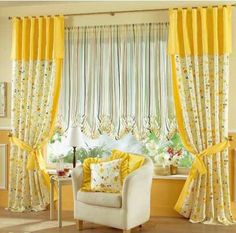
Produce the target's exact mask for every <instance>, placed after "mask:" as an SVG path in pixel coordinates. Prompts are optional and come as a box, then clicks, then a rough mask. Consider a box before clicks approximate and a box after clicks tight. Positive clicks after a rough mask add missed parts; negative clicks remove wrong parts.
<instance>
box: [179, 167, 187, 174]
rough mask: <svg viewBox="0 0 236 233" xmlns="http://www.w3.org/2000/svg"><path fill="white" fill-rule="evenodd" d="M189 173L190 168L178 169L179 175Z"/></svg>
mask: <svg viewBox="0 0 236 233" xmlns="http://www.w3.org/2000/svg"><path fill="white" fill-rule="evenodd" d="M188 173H189V168H187V167H178V168H177V174H179V175H188Z"/></svg>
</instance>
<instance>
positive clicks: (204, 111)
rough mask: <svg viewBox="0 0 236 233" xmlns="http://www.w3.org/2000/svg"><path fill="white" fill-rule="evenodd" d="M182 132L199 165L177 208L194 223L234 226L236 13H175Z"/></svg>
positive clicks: (172, 47) (173, 42) (173, 46)
mask: <svg viewBox="0 0 236 233" xmlns="http://www.w3.org/2000/svg"><path fill="white" fill-rule="evenodd" d="M169 35H170V37H169V52H170V54H171V57H172V76H173V87H174V89H173V90H174V99H175V110H176V118H177V123H178V130H179V133H180V136H181V139H182V142H183V144H184V146H185V148H186V149H187V150H189V151H190V152H191V153H192V154H193V155H194V156H195V160H194V163H193V166H192V168H191V170H190V174H189V176H188V179H187V181H186V183H185V185H184V188H183V190H182V193H181V195H180V197H179V200H178V202H177V204H176V206H175V209H176V210H177V211H178V212H179V213H181V214H182V215H184V216H185V217H187V218H190V221H191V222H194V223H196V222H203V223H208V224H215V223H221V224H226V225H227V224H231V223H233V217H232V214H231V207H230V193H229V167H228V150H227V147H228V141H227V137H228V79H229V54H230V52H231V8H230V7H228V6H224V7H213V8H212V7H209V8H197V9H178V10H171V11H170V32H169Z"/></svg>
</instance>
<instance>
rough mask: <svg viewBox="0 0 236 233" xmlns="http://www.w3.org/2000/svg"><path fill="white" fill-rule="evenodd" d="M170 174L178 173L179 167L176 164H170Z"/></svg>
mask: <svg viewBox="0 0 236 233" xmlns="http://www.w3.org/2000/svg"><path fill="white" fill-rule="evenodd" d="M170 174H171V175H176V174H177V167H176V166H174V165H170Z"/></svg>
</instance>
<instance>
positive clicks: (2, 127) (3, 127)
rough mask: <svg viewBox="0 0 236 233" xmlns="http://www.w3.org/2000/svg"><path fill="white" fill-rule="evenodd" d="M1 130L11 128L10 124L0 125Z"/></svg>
mask: <svg viewBox="0 0 236 233" xmlns="http://www.w3.org/2000/svg"><path fill="white" fill-rule="evenodd" d="M1 130H9V131H10V130H11V126H0V131H1Z"/></svg>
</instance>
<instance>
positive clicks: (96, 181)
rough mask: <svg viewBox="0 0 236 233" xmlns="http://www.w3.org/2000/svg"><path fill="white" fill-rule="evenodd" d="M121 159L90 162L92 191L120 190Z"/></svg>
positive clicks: (113, 191)
mask: <svg viewBox="0 0 236 233" xmlns="http://www.w3.org/2000/svg"><path fill="white" fill-rule="evenodd" d="M120 168H121V159H116V160H111V161H108V162H100V163H91V164H90V169H91V190H92V191H94V192H110V193H118V192H120V190H121V188H122V185H121V175H120V171H121V169H120Z"/></svg>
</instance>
